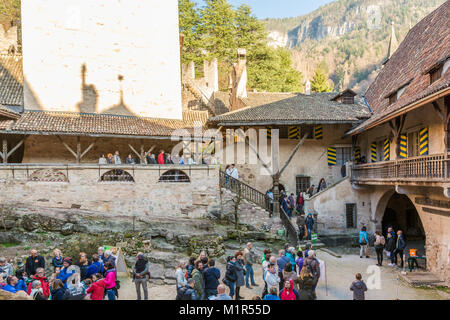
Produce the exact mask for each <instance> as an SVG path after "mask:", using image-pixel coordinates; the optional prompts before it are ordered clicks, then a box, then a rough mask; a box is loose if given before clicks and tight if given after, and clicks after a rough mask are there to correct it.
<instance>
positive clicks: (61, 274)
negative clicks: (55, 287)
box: [56, 257, 75, 288]
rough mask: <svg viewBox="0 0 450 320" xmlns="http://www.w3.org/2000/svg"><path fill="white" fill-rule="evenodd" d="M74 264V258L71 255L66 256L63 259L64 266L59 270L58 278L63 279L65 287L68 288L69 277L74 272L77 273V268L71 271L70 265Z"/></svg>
mask: <svg viewBox="0 0 450 320" xmlns="http://www.w3.org/2000/svg"><path fill="white" fill-rule="evenodd" d="M71 265H72V259H70V258H69V257H66V258H64V260H63V267H62V268H61V270H60V271H59V274H58V276H57V277H56V279H59V280H61V282H62V283H63V284H64V288H67V279H69V278H70V276H71V275H72V274H74V273H75V270H72V271H69V270H68V269H69V267H70V266H71Z"/></svg>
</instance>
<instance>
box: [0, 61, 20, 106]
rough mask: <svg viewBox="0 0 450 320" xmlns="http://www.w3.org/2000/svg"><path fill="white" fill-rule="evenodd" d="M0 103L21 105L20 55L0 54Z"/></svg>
mask: <svg viewBox="0 0 450 320" xmlns="http://www.w3.org/2000/svg"><path fill="white" fill-rule="evenodd" d="M0 104H3V105H6V106H22V105H23V73H22V56H21V55H0Z"/></svg>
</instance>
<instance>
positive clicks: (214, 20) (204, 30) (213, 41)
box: [198, 0, 237, 63]
mask: <svg viewBox="0 0 450 320" xmlns="http://www.w3.org/2000/svg"><path fill="white" fill-rule="evenodd" d="M235 16H236V11H235V10H233V7H232V6H231V5H230V4H229V3H228V1H227V0H205V6H204V7H203V8H201V9H200V25H199V27H198V32H199V33H200V34H201V38H202V40H203V46H204V49H205V50H206V55H207V57H208V58H212V57H216V58H218V59H222V60H226V61H227V62H229V63H231V62H232V60H233V58H234V57H235V56H236V48H237V46H236V41H235V39H236V27H235V24H234V22H235Z"/></svg>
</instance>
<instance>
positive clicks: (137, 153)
mask: <svg viewBox="0 0 450 320" xmlns="http://www.w3.org/2000/svg"><path fill="white" fill-rule="evenodd" d="M128 146H129V147H130V149H131V150H132V151H133V152H134V153H136V155H137V156H138V157H139V158H140V157H141V155H140V154H139V152H137V151H136V149H135V148H133V146H132V145H131V144H128Z"/></svg>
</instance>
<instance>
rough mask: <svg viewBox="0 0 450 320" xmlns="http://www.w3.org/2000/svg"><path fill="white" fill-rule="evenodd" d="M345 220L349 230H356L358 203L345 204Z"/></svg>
mask: <svg viewBox="0 0 450 320" xmlns="http://www.w3.org/2000/svg"><path fill="white" fill-rule="evenodd" d="M345 218H346V226H347V228H356V203H346V204H345Z"/></svg>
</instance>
